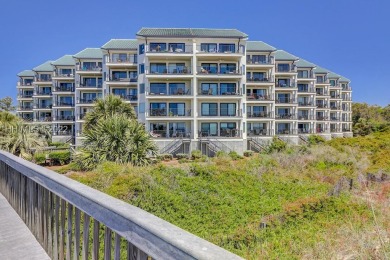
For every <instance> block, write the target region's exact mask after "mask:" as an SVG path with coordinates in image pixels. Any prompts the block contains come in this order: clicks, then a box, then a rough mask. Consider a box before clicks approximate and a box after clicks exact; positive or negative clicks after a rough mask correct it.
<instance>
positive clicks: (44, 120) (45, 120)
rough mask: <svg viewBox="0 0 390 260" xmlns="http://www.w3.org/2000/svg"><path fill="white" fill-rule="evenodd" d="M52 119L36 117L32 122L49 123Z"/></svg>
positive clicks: (49, 117)
mask: <svg viewBox="0 0 390 260" xmlns="http://www.w3.org/2000/svg"><path fill="white" fill-rule="evenodd" d="M52 120H53V118H52V117H51V116H45V117H38V118H36V119H35V120H34V121H36V122H51V121H52Z"/></svg>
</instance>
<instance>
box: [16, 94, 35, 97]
mask: <svg viewBox="0 0 390 260" xmlns="http://www.w3.org/2000/svg"><path fill="white" fill-rule="evenodd" d="M32 97H33V93H31V94H30V93H28V94H26V93H20V94H18V98H32Z"/></svg>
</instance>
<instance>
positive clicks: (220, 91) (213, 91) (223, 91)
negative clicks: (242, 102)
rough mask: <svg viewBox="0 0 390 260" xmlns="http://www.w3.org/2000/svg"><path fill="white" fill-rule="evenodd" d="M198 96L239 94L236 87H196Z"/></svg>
mask: <svg viewBox="0 0 390 260" xmlns="http://www.w3.org/2000/svg"><path fill="white" fill-rule="evenodd" d="M198 95H199V96H240V95H241V93H240V90H239V89H238V88H237V87H234V88H233V87H232V88H225V87H217V88H209V89H204V88H198Z"/></svg>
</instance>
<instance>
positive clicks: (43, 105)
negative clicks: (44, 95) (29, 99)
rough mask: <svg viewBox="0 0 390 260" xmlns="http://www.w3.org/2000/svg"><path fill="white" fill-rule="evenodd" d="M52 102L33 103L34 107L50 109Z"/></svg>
mask: <svg viewBox="0 0 390 260" xmlns="http://www.w3.org/2000/svg"><path fill="white" fill-rule="evenodd" d="M52 107H53V105H52V104H34V109H52Z"/></svg>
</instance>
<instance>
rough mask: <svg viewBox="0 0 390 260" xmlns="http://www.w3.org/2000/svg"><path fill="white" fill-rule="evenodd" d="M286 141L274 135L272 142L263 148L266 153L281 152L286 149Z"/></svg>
mask: <svg viewBox="0 0 390 260" xmlns="http://www.w3.org/2000/svg"><path fill="white" fill-rule="evenodd" d="M286 148H287V143H286V142H284V141H282V140H280V139H279V138H278V137H276V136H274V138H273V139H272V143H271V144H270V145H269V146H268V147H267V149H265V152H266V153H273V152H282V151H284V150H286Z"/></svg>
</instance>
